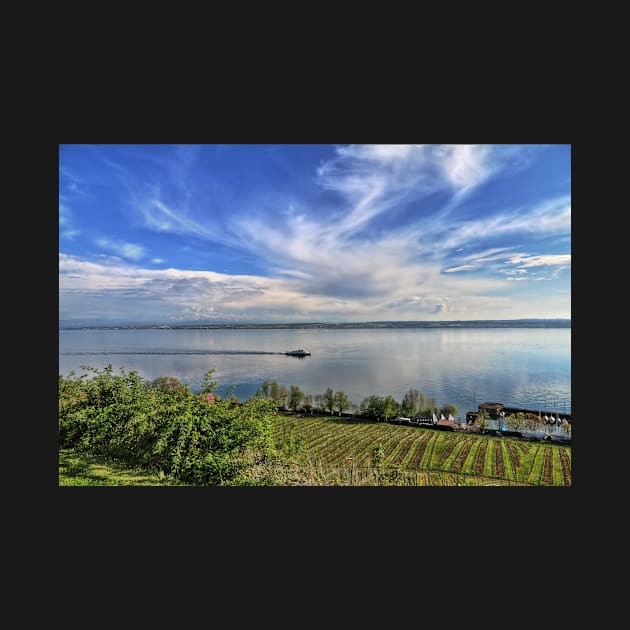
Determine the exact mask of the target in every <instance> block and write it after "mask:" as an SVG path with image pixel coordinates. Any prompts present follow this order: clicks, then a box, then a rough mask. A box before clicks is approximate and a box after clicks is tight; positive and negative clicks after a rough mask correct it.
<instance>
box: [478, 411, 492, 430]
mask: <svg viewBox="0 0 630 630" xmlns="http://www.w3.org/2000/svg"><path fill="white" fill-rule="evenodd" d="M489 421H490V414H489V413H488V412H487V411H486V410H485V409H481V410H480V411H479V412H478V413H477V417H476V418H475V424H476V425H477V426H478V427H479V428H480V429H485V428H486V426H487V425H488V422H489Z"/></svg>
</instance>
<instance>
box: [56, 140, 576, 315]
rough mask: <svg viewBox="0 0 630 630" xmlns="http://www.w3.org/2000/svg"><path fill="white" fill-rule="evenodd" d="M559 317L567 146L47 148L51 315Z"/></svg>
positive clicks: (565, 251)
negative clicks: (53, 230) (54, 174)
mask: <svg viewBox="0 0 630 630" xmlns="http://www.w3.org/2000/svg"><path fill="white" fill-rule="evenodd" d="M524 317H567V318H568V317H571V147H570V145H505V144H503V145H464V144H460V145H411V144H408V145H382V144H379V145H299V144H291V145H261V144H253V145H246V144H238V145H158V144H150V145H133V144H129V145H60V147H59V318H60V320H61V321H81V323H82V324H86V323H94V324H95V325H98V324H101V323H164V324H177V323H182V322H190V321H204V322H205V321H210V322H212V321H217V322H227V321H233V322H302V321H303V322H315V321H319V322H342V321H379V320H470V319H516V318H524Z"/></svg>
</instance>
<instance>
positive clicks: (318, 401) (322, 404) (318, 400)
mask: <svg viewBox="0 0 630 630" xmlns="http://www.w3.org/2000/svg"><path fill="white" fill-rule="evenodd" d="M314 405H315V409H317V411H324V409H326V401H325V400H324V395H323V394H315V399H314Z"/></svg>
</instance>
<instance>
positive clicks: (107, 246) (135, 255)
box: [96, 237, 146, 260]
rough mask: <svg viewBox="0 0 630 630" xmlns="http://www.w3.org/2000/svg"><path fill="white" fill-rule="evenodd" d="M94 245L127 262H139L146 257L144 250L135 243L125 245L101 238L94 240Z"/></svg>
mask: <svg viewBox="0 0 630 630" xmlns="http://www.w3.org/2000/svg"><path fill="white" fill-rule="evenodd" d="M96 244H97V245H98V246H99V247H101V248H102V249H104V250H107V251H109V252H113V253H114V254H118V255H119V256H122V257H123V258H127V259H129V260H140V259H142V258H144V257H145V256H146V249H145V248H144V247H143V246H142V245H138V244H137V243H125V242H124V241H116V240H112V239H110V238H104V237H102V238H97V239H96Z"/></svg>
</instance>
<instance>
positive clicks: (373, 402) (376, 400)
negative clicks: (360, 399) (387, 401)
mask: <svg viewBox="0 0 630 630" xmlns="http://www.w3.org/2000/svg"><path fill="white" fill-rule="evenodd" d="M365 402H366V408H365V413H366V415H368V416H372V417H373V418H378V419H379V420H380V418H381V417H382V416H383V409H384V408H385V406H384V400H383V398H381V397H380V396H374V395H372V396H370V397H369V398H367V399H366V401H365Z"/></svg>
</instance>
